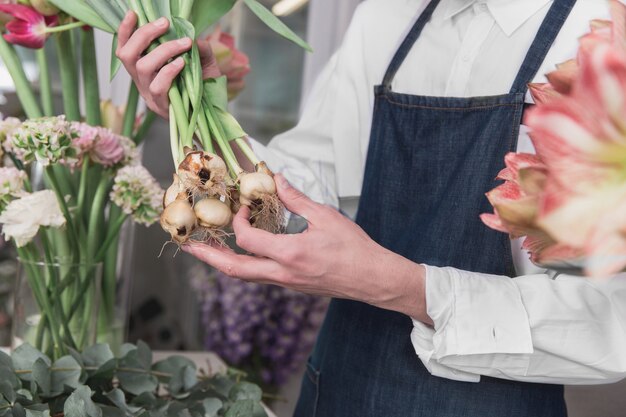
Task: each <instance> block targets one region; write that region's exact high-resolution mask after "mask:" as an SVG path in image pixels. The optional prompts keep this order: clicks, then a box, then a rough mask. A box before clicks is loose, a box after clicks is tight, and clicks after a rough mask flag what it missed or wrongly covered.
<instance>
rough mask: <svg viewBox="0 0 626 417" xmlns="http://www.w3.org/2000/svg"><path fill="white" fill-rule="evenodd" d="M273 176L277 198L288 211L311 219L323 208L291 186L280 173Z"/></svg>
mask: <svg viewBox="0 0 626 417" xmlns="http://www.w3.org/2000/svg"><path fill="white" fill-rule="evenodd" d="M274 178H275V180H276V185H277V187H276V189H277V191H278V198H280V200H281V201H282V202H283V204H284V205H285V207H287V210H289V211H290V212H292V213H294V214H297V215H299V216H301V217H303V218H304V219H305V220H308V221H311V218H312V217H313V216H314V215H315V213H317V212H318V210H320V209H322V208H323V206H321V205H320V204H317V203H316V202H315V201H313V200H311V199H310V198H308V197H307V196H306V195H304V194H303V193H301V192H300V191H298V190H296V189H295V188H293V187H292V186H291V184H289V182H288V181H287V179H286V178H285V177H284V176H283V175H282V174H276V175H275V177H274Z"/></svg>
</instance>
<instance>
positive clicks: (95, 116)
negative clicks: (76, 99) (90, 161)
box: [81, 28, 102, 126]
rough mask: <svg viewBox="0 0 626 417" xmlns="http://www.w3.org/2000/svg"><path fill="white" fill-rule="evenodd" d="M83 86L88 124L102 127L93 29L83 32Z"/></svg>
mask: <svg viewBox="0 0 626 417" xmlns="http://www.w3.org/2000/svg"><path fill="white" fill-rule="evenodd" d="M81 36H82V43H81V47H82V53H81V58H82V67H83V85H84V89H85V112H86V121H87V124H89V125H91V126H101V125H102V114H101V112H100V85H99V83H98V64H97V62H96V41H95V38H94V32H93V29H91V28H90V29H88V30H84V31H81Z"/></svg>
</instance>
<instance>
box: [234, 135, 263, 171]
mask: <svg viewBox="0 0 626 417" xmlns="http://www.w3.org/2000/svg"><path fill="white" fill-rule="evenodd" d="M235 143H236V144H237V146H238V147H239V149H241V152H243V154H244V155H245V156H246V158H248V160H249V161H250V162H252V163H253V164H254V165H255V166H256V165H257V164H258V163H259V162H260V161H259V158H257V156H256V155H255V154H254V152H253V151H252V148H251V147H250V145H249V144H248V142H247V141H246V140H245V139H244V138H239V139H236V140H235Z"/></svg>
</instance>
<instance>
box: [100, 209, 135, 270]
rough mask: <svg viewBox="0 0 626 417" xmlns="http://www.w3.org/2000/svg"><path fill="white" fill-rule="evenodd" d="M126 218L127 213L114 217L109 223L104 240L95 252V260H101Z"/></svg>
mask: <svg viewBox="0 0 626 417" xmlns="http://www.w3.org/2000/svg"><path fill="white" fill-rule="evenodd" d="M126 219H128V215H127V214H124V215H122V216H120V217H119V218H118V219H116V220H115V223H114V224H113V225H109V232H108V233H107V237H106V239H105V240H104V243H103V244H102V246H100V249H99V250H98V253H96V256H95V257H94V259H95V261H96V262H102V260H103V259H104V255H105V254H106V252H107V250H108V249H109V247H110V246H111V244H112V243H113V241H114V240H115V239H116V238H117V237H118V235H119V233H120V230H122V226H123V225H124V222H125V221H126Z"/></svg>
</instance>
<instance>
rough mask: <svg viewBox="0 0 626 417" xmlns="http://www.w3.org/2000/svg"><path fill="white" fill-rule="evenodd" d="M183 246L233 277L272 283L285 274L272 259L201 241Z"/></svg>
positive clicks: (190, 252)
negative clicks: (238, 253)
mask: <svg viewBox="0 0 626 417" xmlns="http://www.w3.org/2000/svg"><path fill="white" fill-rule="evenodd" d="M182 248H183V251H185V252H187V253H189V254H191V255H193V256H195V257H196V258H198V259H199V260H201V261H202V262H204V263H206V264H209V265H211V266H212V267H214V268H216V269H218V270H220V271H222V272H223V273H224V274H226V275H228V276H230V277H233V278H239V279H243V280H246V281H257V282H264V283H270V282H276V281H277V278H280V277H282V276H284V271H283V270H282V268H281V267H280V265H278V264H277V263H276V262H274V261H272V260H270V259H266V258H256V257H253V256H246V255H237V254H236V253H234V252H232V251H229V250H224V249H218V248H214V247H212V246H209V245H206V244H201V243H190V244H187V245H184V246H183V247H182Z"/></svg>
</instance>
